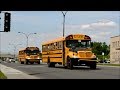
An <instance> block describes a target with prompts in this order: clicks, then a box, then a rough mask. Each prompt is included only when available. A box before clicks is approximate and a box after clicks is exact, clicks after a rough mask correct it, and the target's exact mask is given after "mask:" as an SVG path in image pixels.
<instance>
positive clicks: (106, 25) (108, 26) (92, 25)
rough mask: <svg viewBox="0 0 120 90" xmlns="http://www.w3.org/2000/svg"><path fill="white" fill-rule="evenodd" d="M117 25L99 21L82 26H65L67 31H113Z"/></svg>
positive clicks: (108, 21) (107, 21)
mask: <svg viewBox="0 0 120 90" xmlns="http://www.w3.org/2000/svg"><path fill="white" fill-rule="evenodd" d="M116 27H117V24H116V23H115V22H113V21H110V20H99V21H98V22H95V23H90V24H83V25H66V28H67V30H70V29H79V30H96V29H101V30H102V29H103V30H104V29H113V28H116Z"/></svg>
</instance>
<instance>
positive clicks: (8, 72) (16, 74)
mask: <svg viewBox="0 0 120 90" xmlns="http://www.w3.org/2000/svg"><path fill="white" fill-rule="evenodd" d="M0 69H1V71H2V72H3V73H4V75H5V76H7V79H40V78H38V77H35V76H31V75H28V74H26V73H23V72H21V71H19V70H16V69H13V68H11V67H7V66H5V65H2V64H0Z"/></svg>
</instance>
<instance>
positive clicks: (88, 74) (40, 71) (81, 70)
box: [1, 61, 120, 79]
mask: <svg viewBox="0 0 120 90" xmlns="http://www.w3.org/2000/svg"><path fill="white" fill-rule="evenodd" d="M1 64H3V65H6V66H8V67H12V68H14V69H17V70H20V71H22V72H25V73H27V74H29V75H32V76H36V77H40V78H42V79H120V67H109V66H99V65H98V66H97V69H96V70H91V69H90V68H89V67H87V66H80V67H75V68H74V69H73V70H69V69H65V68H64V67H63V66H60V65H56V67H55V68H49V67H47V64H43V63H41V64H40V65H38V64H33V65H24V64H20V63H7V62H3V61H2V62H1Z"/></svg>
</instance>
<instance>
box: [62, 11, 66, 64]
mask: <svg viewBox="0 0 120 90" xmlns="http://www.w3.org/2000/svg"><path fill="white" fill-rule="evenodd" d="M61 12H62V14H63V38H64V34H65V15H66V13H67V11H66V12H65V13H64V12H63V11H61ZM62 52H63V54H62V57H63V64H64V66H65V48H64V41H63V44H62Z"/></svg>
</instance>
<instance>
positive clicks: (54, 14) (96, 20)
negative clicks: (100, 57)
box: [0, 11, 120, 54]
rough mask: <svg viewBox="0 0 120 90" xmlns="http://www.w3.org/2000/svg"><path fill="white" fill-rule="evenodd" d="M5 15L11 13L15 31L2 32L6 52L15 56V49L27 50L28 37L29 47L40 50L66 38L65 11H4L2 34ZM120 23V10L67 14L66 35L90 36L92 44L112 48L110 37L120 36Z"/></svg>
mask: <svg viewBox="0 0 120 90" xmlns="http://www.w3.org/2000/svg"><path fill="white" fill-rule="evenodd" d="M4 12H10V13H11V31H10V32H0V50H1V52H2V53H9V54H12V53H14V46H16V53H18V50H20V49H22V48H25V47H26V41H27V38H26V35H29V34H30V35H29V37H28V46H36V47H39V48H40V50H41V44H42V43H43V42H46V41H49V40H52V39H55V38H58V37H62V35H63V14H62V12H61V11H2V13H1V15H0V16H1V20H0V31H3V30H4V29H3V27H4ZM63 12H65V11H63ZM119 21H120V12H119V11H67V13H66V16H65V36H67V35H69V34H77V33H80V34H86V35H89V36H90V37H91V38H92V41H96V42H106V43H107V44H108V45H109V44H110V37H113V36H117V35H119V33H120V32H119V25H120V23H119ZM18 32H22V33H18ZM23 33H25V34H26V35H25V34H23ZM33 33H37V34H33ZM20 44H21V45H20Z"/></svg>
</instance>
